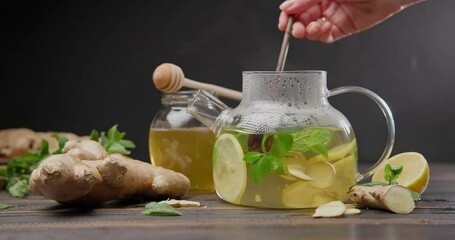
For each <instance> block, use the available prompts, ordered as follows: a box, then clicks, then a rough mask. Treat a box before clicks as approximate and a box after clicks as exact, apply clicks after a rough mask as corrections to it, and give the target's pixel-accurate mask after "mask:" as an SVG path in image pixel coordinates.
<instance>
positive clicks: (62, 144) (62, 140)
mask: <svg viewBox="0 0 455 240" xmlns="http://www.w3.org/2000/svg"><path fill="white" fill-rule="evenodd" d="M52 137H53V138H55V140H57V142H58V149H57V150H55V151H54V152H53V153H52V154H61V153H62V150H63V148H64V147H65V143H66V142H68V138H66V137H60V136H59V135H57V134H54V135H52Z"/></svg>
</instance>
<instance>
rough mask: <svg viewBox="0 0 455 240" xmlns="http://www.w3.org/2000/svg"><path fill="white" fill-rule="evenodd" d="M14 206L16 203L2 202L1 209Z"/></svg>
mask: <svg viewBox="0 0 455 240" xmlns="http://www.w3.org/2000/svg"><path fill="white" fill-rule="evenodd" d="M13 207H14V205H11V204H7V203H0V210H3V209H8V208H13Z"/></svg>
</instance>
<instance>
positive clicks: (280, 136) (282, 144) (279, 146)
mask: <svg viewBox="0 0 455 240" xmlns="http://www.w3.org/2000/svg"><path fill="white" fill-rule="evenodd" d="M272 139H273V141H272V146H271V147H270V150H269V152H268V153H270V154H273V155H275V156H283V155H286V154H287V152H288V151H289V150H290V149H291V147H292V144H293V143H294V138H293V137H292V135H291V134H288V133H276V134H273V138H272Z"/></svg>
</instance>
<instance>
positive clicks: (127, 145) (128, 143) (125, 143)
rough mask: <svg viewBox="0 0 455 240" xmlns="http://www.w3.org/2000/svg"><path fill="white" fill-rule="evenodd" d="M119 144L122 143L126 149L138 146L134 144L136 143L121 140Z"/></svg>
mask: <svg viewBox="0 0 455 240" xmlns="http://www.w3.org/2000/svg"><path fill="white" fill-rule="evenodd" d="M118 143H120V145H122V146H123V147H125V148H135V147H136V144H134V142H133V141H131V140H126V139H120V140H119V141H118Z"/></svg>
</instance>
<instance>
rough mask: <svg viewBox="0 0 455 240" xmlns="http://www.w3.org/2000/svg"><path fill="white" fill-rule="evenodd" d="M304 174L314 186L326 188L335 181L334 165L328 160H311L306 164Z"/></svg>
mask: <svg viewBox="0 0 455 240" xmlns="http://www.w3.org/2000/svg"><path fill="white" fill-rule="evenodd" d="M306 174H307V175H308V176H309V177H310V178H311V179H312V181H311V182H310V183H311V185H312V186H313V187H316V188H328V187H330V186H332V184H333V183H334V182H335V176H336V170H335V167H334V166H333V165H332V164H330V163H328V162H312V163H309V164H308V165H307V168H306Z"/></svg>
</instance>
